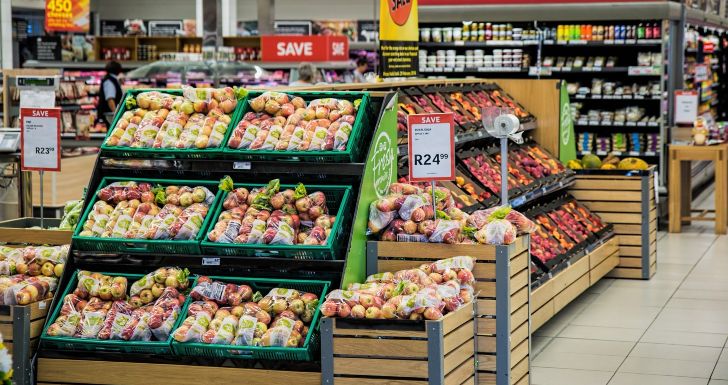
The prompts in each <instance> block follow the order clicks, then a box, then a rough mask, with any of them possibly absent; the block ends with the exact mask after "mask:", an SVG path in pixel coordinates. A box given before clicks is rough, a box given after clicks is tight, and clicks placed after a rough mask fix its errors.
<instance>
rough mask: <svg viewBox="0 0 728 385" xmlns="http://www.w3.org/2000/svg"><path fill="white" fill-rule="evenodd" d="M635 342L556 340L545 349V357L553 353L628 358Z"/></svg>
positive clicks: (559, 338)
mask: <svg viewBox="0 0 728 385" xmlns="http://www.w3.org/2000/svg"><path fill="white" fill-rule="evenodd" d="M634 345H635V344H634V342H625V341H601V340H585V339H578V338H561V337H558V338H554V339H553V340H552V341H551V343H550V344H549V346H547V347H546V349H544V351H543V353H544V354H545V355H548V354H551V353H583V354H599V355H607V356H620V357H627V354H628V353H629V352H630V350H632V348H633V347H634Z"/></svg>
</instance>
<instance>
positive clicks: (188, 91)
mask: <svg viewBox="0 0 728 385" xmlns="http://www.w3.org/2000/svg"><path fill="white" fill-rule="evenodd" d="M246 94H247V91H245V89H243V88H232V87H224V88H220V89H211V88H201V89H194V88H191V87H185V88H184V90H183V92H182V96H174V95H170V94H166V93H162V92H159V91H148V92H140V93H139V94H137V96H136V98H131V97H129V98H128V99H127V103H126V106H127V108H128V109H127V111H125V112H124V113H123V114H122V116H121V117H120V118H119V120H118V121H117V123H116V125H115V127H114V129H113V130H112V132H111V135H110V136H109V137H108V139H107V140H106V145H107V146H112V147H115V146H123V147H134V148H176V149H185V148H193V147H194V148H197V149H205V148H214V147H219V146H220V144H221V143H222V140H223V138H224V137H225V134H226V132H227V129H228V125H229V124H230V122H231V121H232V117H231V116H230V114H232V113H233V111H234V110H235V107H236V106H237V103H238V100H239V99H242V98H243V97H244V96H245V95H246ZM135 105H136V106H138V108H134V106H135Z"/></svg>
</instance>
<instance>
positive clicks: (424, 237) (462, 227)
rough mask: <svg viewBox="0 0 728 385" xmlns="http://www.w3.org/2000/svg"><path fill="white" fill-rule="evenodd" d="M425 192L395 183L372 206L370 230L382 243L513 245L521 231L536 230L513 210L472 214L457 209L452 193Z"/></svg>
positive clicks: (445, 191)
mask: <svg viewBox="0 0 728 385" xmlns="http://www.w3.org/2000/svg"><path fill="white" fill-rule="evenodd" d="M432 195H433V193H432V188H431V187H430V186H428V187H427V188H425V189H424V190H423V189H421V188H419V187H417V186H414V185H410V184H405V183H394V184H392V185H390V187H389V194H388V195H387V196H385V197H384V198H381V199H378V200H376V201H374V202H372V203H371V204H370V206H369V224H368V228H369V231H370V232H371V233H373V234H379V238H380V239H381V240H382V241H400V242H432V243H450V244H452V243H471V244H472V243H484V244H497V245H500V244H510V243H513V241H514V240H515V238H516V235H517V233H518V232H520V233H527V232H530V231H533V228H532V224H530V221H529V220H528V219H526V218H525V217H523V216H522V215H521V214H520V213H518V212H517V211H515V210H511V208H510V207H502V208H491V209H488V210H479V211H475V212H474V213H473V214H471V215H468V214H466V213H464V212H462V211H461V210H460V209H458V208H456V207H454V206H455V205H454V200H453V198H452V195H451V194H450V193H449V190H447V189H446V188H442V187H437V188H436V189H435V193H434V196H435V198H434V199H435V200H436V201H435V207H433V203H432V199H433V198H432Z"/></svg>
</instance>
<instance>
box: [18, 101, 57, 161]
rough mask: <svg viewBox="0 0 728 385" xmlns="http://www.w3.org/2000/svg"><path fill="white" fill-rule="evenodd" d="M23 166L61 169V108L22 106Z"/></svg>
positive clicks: (21, 157) (21, 141)
mask: <svg viewBox="0 0 728 385" xmlns="http://www.w3.org/2000/svg"><path fill="white" fill-rule="evenodd" d="M20 168H21V169H22V170H36V171H61V109H60V108H21V109H20Z"/></svg>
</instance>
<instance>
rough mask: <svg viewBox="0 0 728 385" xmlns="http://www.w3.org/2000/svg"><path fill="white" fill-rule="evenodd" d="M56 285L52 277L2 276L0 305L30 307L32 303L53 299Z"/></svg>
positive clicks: (0, 277)
mask: <svg viewBox="0 0 728 385" xmlns="http://www.w3.org/2000/svg"><path fill="white" fill-rule="evenodd" d="M58 266H62V265H58ZM56 285H57V278H56V277H55V276H53V275H51V276H48V275H36V276H31V275H27V274H15V275H2V276H0V305H21V306H22V305H30V304H31V303H33V302H38V301H42V300H44V299H48V298H53V293H54V292H55V290H56Z"/></svg>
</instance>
